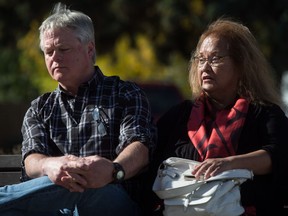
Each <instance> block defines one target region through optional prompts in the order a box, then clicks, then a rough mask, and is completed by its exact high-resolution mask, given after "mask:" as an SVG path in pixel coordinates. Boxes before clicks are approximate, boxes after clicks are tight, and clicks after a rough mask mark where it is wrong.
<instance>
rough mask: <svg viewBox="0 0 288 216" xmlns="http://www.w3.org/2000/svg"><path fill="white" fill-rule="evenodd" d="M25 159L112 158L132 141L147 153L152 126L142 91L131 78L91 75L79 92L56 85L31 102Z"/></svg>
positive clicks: (151, 142) (25, 131) (151, 143)
mask: <svg viewBox="0 0 288 216" xmlns="http://www.w3.org/2000/svg"><path fill="white" fill-rule="evenodd" d="M22 134H23V143H22V154H23V158H25V157H26V156H27V155H29V154H31V153H41V154H45V155H48V156H60V155H66V154H72V155H76V156H89V155H99V156H102V157H105V158H108V159H110V160H113V159H115V158H116V157H117V155H118V154H119V153H120V152H121V151H122V150H123V149H124V148H125V147H126V146H127V145H129V144H130V143H132V142H134V141H140V142H141V143H143V144H144V145H146V146H147V147H148V148H149V150H150V156H151V153H152V152H153V150H154V147H155V146H154V145H155V139H154V138H155V128H154V125H153V124H152V118H151V111H150V105H149V103H148V100H147V98H146V96H145V94H144V93H143V91H142V90H141V89H140V88H139V87H138V86H137V85H135V84H134V83H132V82H124V81H122V80H120V79H119V77H116V76H110V77H107V76H104V75H103V74H102V72H101V71H100V69H99V68H98V67H97V66H96V67H95V75H94V76H93V78H92V79H91V80H90V81H89V82H87V83H83V84H82V85H81V86H80V87H79V89H78V93H77V96H71V95H69V94H67V93H66V92H65V91H64V90H63V89H61V87H60V86H59V87H58V88H57V89H56V90H55V91H53V92H51V93H46V94H44V95H42V96H40V97H38V98H37V99H36V100H34V101H33V102H32V104H31V107H30V108H29V109H28V111H27V113H26V115H25V117H24V122H23V126H22Z"/></svg>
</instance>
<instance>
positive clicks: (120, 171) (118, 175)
mask: <svg viewBox="0 0 288 216" xmlns="http://www.w3.org/2000/svg"><path fill="white" fill-rule="evenodd" d="M116 178H117V179H118V180H122V179H123V178H124V172H123V171H122V170H119V171H118V172H117V175H116Z"/></svg>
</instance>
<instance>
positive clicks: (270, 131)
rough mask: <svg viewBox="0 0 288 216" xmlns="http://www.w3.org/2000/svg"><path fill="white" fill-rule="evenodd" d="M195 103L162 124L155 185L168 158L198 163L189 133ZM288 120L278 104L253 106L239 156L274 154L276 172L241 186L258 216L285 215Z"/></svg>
mask: <svg viewBox="0 0 288 216" xmlns="http://www.w3.org/2000/svg"><path fill="white" fill-rule="evenodd" d="M192 106H193V102H192V101H188V100H186V101H184V102H183V103H181V104H179V105H177V106H175V107H173V108H172V109H170V110H169V111H168V112H167V113H166V114H164V115H163V116H162V117H161V118H160V119H159V121H158V123H157V127H158V148H157V151H156V154H155V157H154V161H153V163H152V164H151V173H152V177H151V183H152V182H153V179H154V178H155V176H156V171H157V168H158V166H159V164H160V163H161V162H162V161H163V160H165V159H167V158H168V157H172V156H175V157H182V158H188V159H193V160H197V159H198V153H197V151H196V149H195V148H194V146H193V144H192V143H191V141H190V139H189V137H188V133H187V121H188V118H189V116H190V112H191V108H192ZM286 134H288V120H287V118H286V116H285V114H284V112H283V111H282V110H281V109H280V108H279V107H278V106H276V105H271V106H263V105H253V104H251V105H250V106H249V110H248V113H247V117H246V121H245V124H244V128H243V130H242V133H241V136H240V140H239V144H238V149H237V154H244V153H248V152H252V151H255V150H259V149H264V150H266V151H267V152H269V154H270V155H271V158H272V166H273V171H272V173H271V174H269V175H262V176H254V178H253V180H249V181H247V182H245V183H244V184H243V185H242V186H241V199H242V204H243V205H245V206H246V205H253V206H255V207H256V210H257V215H259V216H260V215H261V216H264V215H267V216H271V215H283V213H282V209H283V205H284V195H285V193H286V196H288V190H287V185H286V184H287V183H286V181H287V176H288V142H287V139H286ZM285 179H286V180H285Z"/></svg>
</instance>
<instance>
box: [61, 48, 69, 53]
mask: <svg viewBox="0 0 288 216" xmlns="http://www.w3.org/2000/svg"><path fill="white" fill-rule="evenodd" d="M59 50H60V51H61V52H66V51H68V50H69V48H60V49H59Z"/></svg>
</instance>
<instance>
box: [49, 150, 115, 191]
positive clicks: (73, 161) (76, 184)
mask: <svg viewBox="0 0 288 216" xmlns="http://www.w3.org/2000/svg"><path fill="white" fill-rule="evenodd" d="M49 167H50V172H49V173H48V177H49V178H50V179H51V181H53V182H54V183H55V184H58V185H61V186H63V187H65V188H67V189H68V190H70V191H71V192H83V191H84V190H85V189H87V188H99V187H103V186H105V185H106V184H109V183H110V182H111V181H112V172H113V164H112V161H110V160H108V159H106V158H103V157H100V156H88V157H76V156H73V155H67V156H62V157H57V158H54V160H53V162H50V164H49Z"/></svg>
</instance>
